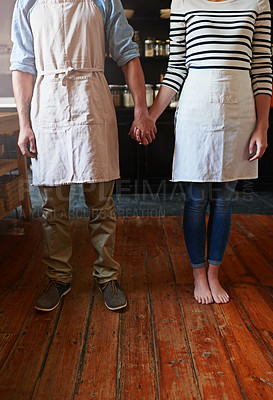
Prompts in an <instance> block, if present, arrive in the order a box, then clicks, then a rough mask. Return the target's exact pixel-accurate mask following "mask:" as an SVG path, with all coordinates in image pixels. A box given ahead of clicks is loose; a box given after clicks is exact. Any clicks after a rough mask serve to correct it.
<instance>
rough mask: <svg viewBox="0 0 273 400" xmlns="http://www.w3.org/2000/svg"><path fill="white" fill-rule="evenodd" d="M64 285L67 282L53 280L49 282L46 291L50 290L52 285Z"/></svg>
mask: <svg viewBox="0 0 273 400" xmlns="http://www.w3.org/2000/svg"><path fill="white" fill-rule="evenodd" d="M62 285H66V283H64V282H58V281H53V280H51V281H49V282H48V284H47V287H46V289H45V291H48V289H49V288H50V287H51V286H56V288H58V287H60V286H62Z"/></svg>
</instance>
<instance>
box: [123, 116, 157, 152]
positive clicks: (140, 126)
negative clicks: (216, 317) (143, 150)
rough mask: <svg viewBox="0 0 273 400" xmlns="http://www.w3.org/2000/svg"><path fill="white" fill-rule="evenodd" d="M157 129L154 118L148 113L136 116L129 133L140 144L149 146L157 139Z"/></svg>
mask: <svg viewBox="0 0 273 400" xmlns="http://www.w3.org/2000/svg"><path fill="white" fill-rule="evenodd" d="M156 133H157V129H156V126H155V122H154V120H153V119H152V118H151V117H150V116H149V115H148V114H141V115H139V116H135V119H134V122H133V123H132V126H131V129H130V132H129V135H130V136H131V138H132V139H134V140H136V141H138V143H139V144H143V145H144V146H147V145H148V144H149V143H152V141H153V140H155V134H156Z"/></svg>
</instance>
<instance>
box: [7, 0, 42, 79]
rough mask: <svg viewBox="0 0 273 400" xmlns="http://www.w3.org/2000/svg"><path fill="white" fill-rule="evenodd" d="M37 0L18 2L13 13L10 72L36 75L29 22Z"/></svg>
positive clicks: (19, 0) (21, 0) (18, 0)
mask: <svg viewBox="0 0 273 400" xmlns="http://www.w3.org/2000/svg"><path fill="white" fill-rule="evenodd" d="M36 1H37V0H17V1H16V4H15V8H14V12H13V18H12V27H11V40H12V42H13V47H12V52H11V57H10V62H11V66H10V70H11V71H15V70H19V71H23V72H29V73H30V74H32V75H35V74H36V67H35V56H34V48H33V36H32V31H31V27H30V22H29V14H30V10H31V8H32V7H33V5H34V4H35V2H36Z"/></svg>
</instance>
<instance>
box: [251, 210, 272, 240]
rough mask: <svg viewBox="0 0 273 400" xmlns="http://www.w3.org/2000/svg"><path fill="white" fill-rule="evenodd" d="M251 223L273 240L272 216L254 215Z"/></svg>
mask: <svg viewBox="0 0 273 400" xmlns="http://www.w3.org/2000/svg"><path fill="white" fill-rule="evenodd" d="M253 221H254V222H255V224H256V225H257V226H259V227H260V228H261V229H263V230H264V232H265V233H266V234H267V235H268V236H270V237H271V238H272V239H273V216H272V215H255V216H253Z"/></svg>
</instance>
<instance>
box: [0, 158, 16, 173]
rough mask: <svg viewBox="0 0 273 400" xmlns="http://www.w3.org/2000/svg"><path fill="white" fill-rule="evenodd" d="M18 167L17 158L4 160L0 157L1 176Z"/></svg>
mask: <svg viewBox="0 0 273 400" xmlns="http://www.w3.org/2000/svg"><path fill="white" fill-rule="evenodd" d="M17 168H18V162H17V160H4V159H0V176H2V175H5V174H6V173H7V172H10V171H13V170H14V169H17Z"/></svg>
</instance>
